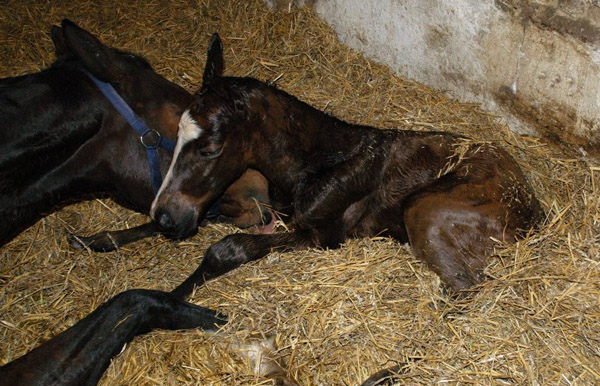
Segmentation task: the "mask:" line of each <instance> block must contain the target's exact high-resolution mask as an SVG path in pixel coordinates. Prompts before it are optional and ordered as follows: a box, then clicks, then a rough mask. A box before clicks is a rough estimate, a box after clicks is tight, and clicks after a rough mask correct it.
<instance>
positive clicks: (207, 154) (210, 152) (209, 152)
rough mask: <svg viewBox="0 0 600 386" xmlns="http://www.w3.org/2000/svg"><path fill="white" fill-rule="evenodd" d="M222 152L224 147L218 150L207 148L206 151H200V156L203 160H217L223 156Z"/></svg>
mask: <svg viewBox="0 0 600 386" xmlns="http://www.w3.org/2000/svg"><path fill="white" fill-rule="evenodd" d="M221 152H223V147H222V146H220V147H217V148H216V149H215V148H213V147H212V146H209V147H205V148H204V149H202V150H200V156H201V157H203V158H208V159H211V158H217V157H218V156H220V155H221Z"/></svg>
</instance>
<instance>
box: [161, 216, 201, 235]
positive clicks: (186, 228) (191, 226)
mask: <svg viewBox="0 0 600 386" xmlns="http://www.w3.org/2000/svg"><path fill="white" fill-rule="evenodd" d="M176 224H177V225H176V226H175V227H174V228H172V229H161V232H162V234H163V235H165V236H166V237H167V238H169V239H172V240H183V239H187V238H190V237H192V236H195V235H196V233H198V216H197V215H196V213H190V214H187V215H186V216H184V217H183V218H180V219H177V220H176Z"/></svg>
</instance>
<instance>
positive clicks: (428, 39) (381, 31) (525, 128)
mask: <svg viewBox="0 0 600 386" xmlns="http://www.w3.org/2000/svg"><path fill="white" fill-rule="evenodd" d="M266 1H267V2H268V3H270V4H271V5H273V6H277V7H288V6H290V3H291V5H294V6H312V7H314V9H315V10H316V11H317V12H318V14H319V15H320V16H321V17H323V18H324V19H325V20H326V21H327V23H329V24H330V25H331V26H332V27H333V28H334V29H335V31H336V32H337V34H338V35H339V38H340V40H341V41H342V42H343V43H345V44H347V45H349V46H350V47H352V48H354V49H356V50H359V51H362V52H364V53H365V54H366V55H367V56H369V57H371V58H373V59H375V60H377V61H379V62H382V63H385V64H387V65H389V66H390V67H391V68H392V69H394V70H395V71H396V72H398V73H399V74H401V75H403V76H407V77H409V78H412V79H415V80H417V81H419V82H422V83H424V84H426V85H429V86H431V87H434V88H438V89H444V90H448V92H449V93H450V94H451V95H453V96H455V97H457V98H460V99H462V100H466V101H477V102H481V103H482V104H483V107H484V108H486V109H488V110H490V111H492V112H494V113H498V114H500V115H501V116H502V117H504V119H506V121H507V123H508V124H509V125H510V126H511V128H512V129H513V130H515V131H517V132H525V133H537V134H539V135H543V136H546V137H549V138H552V139H556V140H560V141H562V142H567V143H570V144H573V145H575V146H578V147H581V148H582V149H585V150H586V151H592V152H594V153H596V154H600V151H599V150H598V149H599V145H600V118H599V114H598V111H599V108H600V1H597V0H480V1H472V0H453V1H443V0H266Z"/></svg>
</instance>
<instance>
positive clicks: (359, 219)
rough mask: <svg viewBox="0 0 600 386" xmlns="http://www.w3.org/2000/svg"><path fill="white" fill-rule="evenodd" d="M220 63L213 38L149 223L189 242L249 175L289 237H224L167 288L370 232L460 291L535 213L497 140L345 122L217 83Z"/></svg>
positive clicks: (246, 81) (249, 82)
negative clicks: (256, 176) (277, 210)
mask: <svg viewBox="0 0 600 386" xmlns="http://www.w3.org/2000/svg"><path fill="white" fill-rule="evenodd" d="M223 67H224V65H223V48H222V44H221V41H220V39H219V37H218V35H216V34H215V35H214V36H213V39H212V40H211V43H210V45H209V48H208V57H207V63H206V67H205V70H204V75H203V83H202V86H201V88H200V90H199V91H198V92H197V94H196V95H195V96H194V100H193V102H192V104H191V105H190V107H189V108H188V109H187V110H186V111H185V112H184V113H183V115H182V118H181V121H180V124H179V138H178V142H177V148H176V151H175V154H174V156H173V161H172V163H171V166H170V167H169V171H168V173H167V176H166V177H165V180H164V182H163V184H162V186H161V188H160V190H159V193H158V195H157V197H156V198H155V200H154V202H153V204H152V209H151V216H152V218H153V219H154V220H155V221H156V222H157V223H158V224H159V226H160V227H161V228H162V229H164V230H165V231H167V232H169V233H172V234H175V235H178V236H180V237H185V236H187V235H189V234H191V233H193V232H195V231H196V222H197V218H199V217H202V216H203V215H204V213H206V211H207V210H208V208H210V206H211V205H212V203H213V202H214V200H216V199H217V198H218V197H219V195H220V194H221V192H223V191H224V189H225V188H226V187H227V186H229V184H231V182H232V181H235V179H236V178H238V177H239V176H240V175H241V174H242V173H244V171H245V170H247V169H248V168H253V169H256V170H258V171H260V172H261V173H262V174H263V175H264V176H265V177H266V178H267V179H268V181H269V195H270V197H271V199H273V200H275V201H277V202H278V203H280V205H282V208H283V211H284V212H287V213H288V214H289V215H291V224H290V229H291V231H290V232H285V233H274V234H269V235H252V234H244V233H240V234H233V235H229V236H226V237H225V238H223V239H222V240H220V241H219V242H217V243H215V244H213V245H212V246H211V247H210V248H209V249H208V250H207V251H206V253H205V255H204V258H203V260H202V262H201V264H200V266H199V267H198V269H197V270H196V271H195V272H194V273H193V274H192V275H191V276H190V277H189V278H188V279H186V280H185V281H184V282H183V283H182V284H181V285H180V286H179V287H177V288H176V289H175V290H174V291H173V293H174V294H176V295H177V296H181V297H183V296H187V295H188V294H189V293H191V291H192V290H193V287H194V285H195V284H197V285H201V284H203V283H204V282H205V281H207V280H209V279H211V278H214V277H217V276H220V275H222V274H223V273H225V272H228V271H230V270H232V269H234V268H236V267H238V266H239V265H241V264H243V263H246V262H248V261H251V260H256V259H259V258H262V257H264V256H265V255H267V254H268V253H269V252H270V251H272V250H274V249H277V250H284V251H285V250H291V249H295V248H307V247H321V248H337V247H338V246H339V245H340V244H341V243H343V242H344V240H345V239H346V238H349V237H370V236H375V235H385V236H389V237H393V238H395V239H397V240H398V241H399V242H402V243H406V242H407V243H409V244H410V246H411V248H412V250H413V252H414V254H415V255H416V256H417V257H418V258H419V259H421V260H422V261H424V262H425V263H426V264H427V265H428V266H429V267H430V268H431V269H432V270H433V271H434V272H435V273H437V274H438V275H439V277H440V278H441V279H442V281H443V282H444V283H445V284H446V285H447V286H449V287H450V288H451V290H454V291H460V290H464V289H467V288H469V287H471V286H473V285H475V284H477V283H480V282H482V281H483V280H484V278H485V275H484V273H483V269H484V267H485V263H486V258H487V256H488V255H489V254H490V253H491V252H492V251H493V247H494V244H495V243H496V242H497V241H498V240H500V241H507V242H510V241H515V238H517V237H519V236H522V235H523V234H524V233H527V232H528V231H530V230H531V229H532V228H533V227H534V226H535V225H536V224H537V223H538V221H539V220H541V218H542V210H541V207H540V204H539V202H538V200H537V199H536V198H535V196H534V193H533V190H532V188H531V187H530V186H529V184H528V183H527V181H526V179H525V177H524V175H523V173H522V171H521V170H520V168H519V167H518V165H517V163H516V162H515V161H514V160H513V159H512V158H511V156H510V155H509V154H508V153H507V152H506V151H505V150H503V149H502V148H500V147H499V146H497V145H496V144H493V143H477V142H475V141H472V140H470V139H468V138H465V137H462V136H458V135H454V134H450V133H446V132H419V131H412V130H381V129H377V128H374V127H369V126H362V125H354V124H349V123H346V122H343V121H341V120H339V119H337V118H335V117H332V116H330V115H328V114H326V113H323V112H321V111H319V110H317V109H315V108H313V107H311V106H309V105H308V104H306V103H304V102H302V101H300V100H298V99H297V98H295V97H293V96H291V95H289V94H287V93H286V92H284V91H281V90H278V89H276V88H275V87H273V86H272V85H268V84H265V83H263V82H260V81H258V80H255V79H251V78H237V77H224V76H222V71H223Z"/></svg>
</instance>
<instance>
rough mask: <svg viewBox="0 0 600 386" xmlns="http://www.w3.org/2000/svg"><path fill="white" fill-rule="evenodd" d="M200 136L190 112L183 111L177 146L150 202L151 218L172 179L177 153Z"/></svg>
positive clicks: (200, 132)
mask: <svg viewBox="0 0 600 386" xmlns="http://www.w3.org/2000/svg"><path fill="white" fill-rule="evenodd" d="M200 135H202V128H201V127H200V126H198V123H197V122H196V120H195V119H194V118H193V117H192V116H191V115H190V110H189V109H188V110H185V111H184V112H183V114H181V119H180V120H179V131H178V132H177V144H176V145H175V151H174V152H173V159H172V160H171V165H170V166H169V171H168V172H167V175H166V176H165V179H164V180H163V183H162V185H161V186H160V189H159V190H158V193H156V197H155V198H154V202H152V208H151V209H150V215H151V216H153V217H154V211H155V209H156V203H157V201H158V198H159V197H160V194H161V193H162V191H163V190H164V188H165V186H167V185H168V184H169V182H170V181H171V179H172V178H173V169H174V167H175V163H176V162H177V158H178V157H179V153H181V149H182V148H183V146H184V145H185V144H186V143H188V142H190V141H193V140H194V139H196V138H198V137H200Z"/></svg>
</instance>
